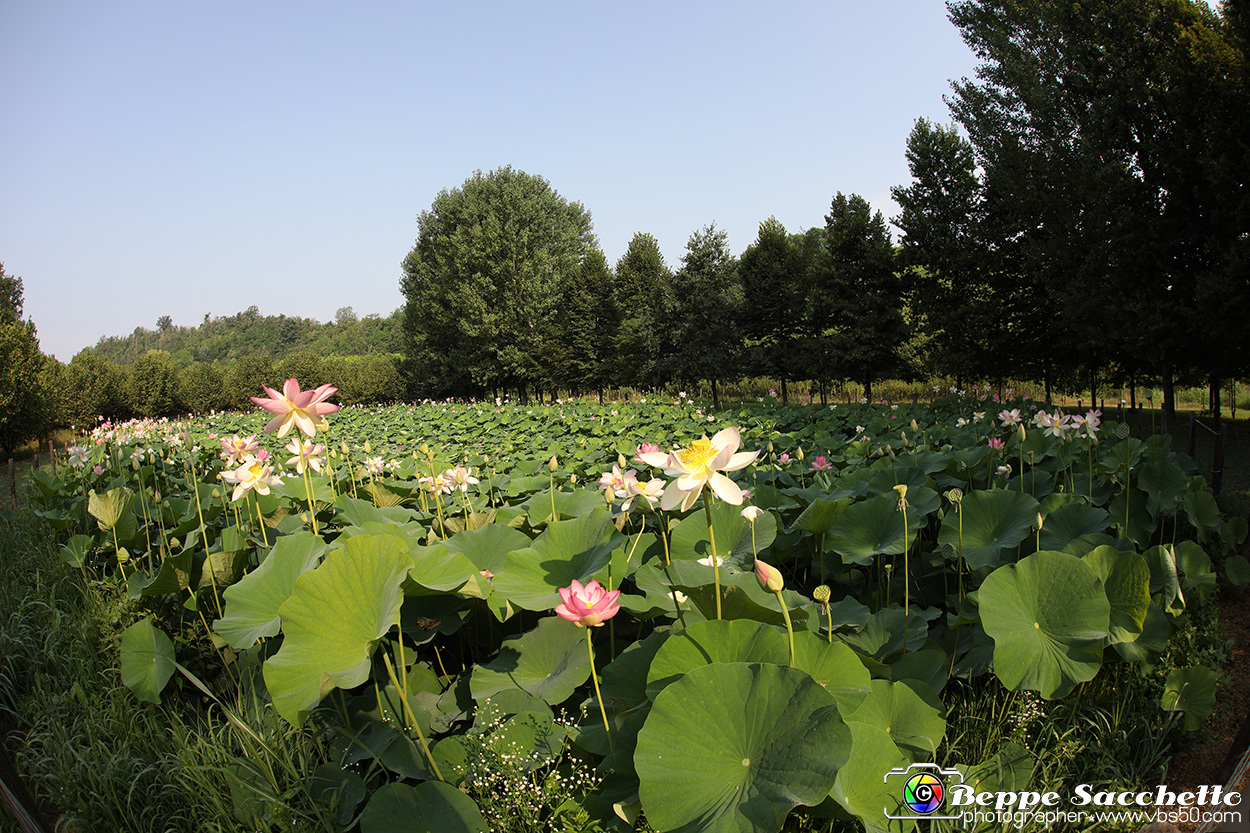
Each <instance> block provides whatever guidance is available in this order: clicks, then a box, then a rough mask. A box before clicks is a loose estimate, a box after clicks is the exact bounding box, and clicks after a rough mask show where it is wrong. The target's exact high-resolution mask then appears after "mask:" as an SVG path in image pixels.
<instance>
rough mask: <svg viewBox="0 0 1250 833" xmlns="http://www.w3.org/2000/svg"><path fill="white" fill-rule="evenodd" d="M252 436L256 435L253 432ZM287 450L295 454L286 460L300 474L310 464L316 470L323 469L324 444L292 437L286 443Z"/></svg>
mask: <svg viewBox="0 0 1250 833" xmlns="http://www.w3.org/2000/svg"><path fill="white" fill-rule="evenodd" d="M252 436H256V435H255V434H253V435H252ZM286 450H287V451H289V452H291V453H292V454H294V455H295V456H294V457H292V458H291V459H289V460H287V461H286V464H287V465H288V466H295V470H296V471H298V472H299V473H300V474H303V473H304V468H305V467H306V466H309V467H311V468H312V470H313V471H315V472H320V471H321V464H322V459H321V458H322V457H323V456H324V455H325V453H326V447H325V446H324V445H320V444H317V445H314V444H313V443H312V442H310V441H308V440H303V439H300V438H299V437H292V438H291V441H290V442H289V443H287V444H286Z"/></svg>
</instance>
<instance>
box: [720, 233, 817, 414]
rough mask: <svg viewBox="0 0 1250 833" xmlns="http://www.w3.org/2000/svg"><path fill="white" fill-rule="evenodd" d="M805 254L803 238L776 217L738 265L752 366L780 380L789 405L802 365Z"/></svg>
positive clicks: (752, 369) (743, 325)
mask: <svg viewBox="0 0 1250 833" xmlns="http://www.w3.org/2000/svg"><path fill="white" fill-rule="evenodd" d="M805 252H806V249H805V247H804V246H803V245H802V238H798V239H796V238H795V237H792V236H791V235H789V234H787V233H786V228H785V226H783V225H782V224H781V223H780V222H778V221H777V218H776V217H769V218H768V219H767V220H765V221H764V222H762V223H760V229H759V234H758V236H757V237H756V239H755V242H754V243H752V244H751V245H750V246H747V248H746V251H744V252H743V253H742V257H741V258H740V259H739V262H738V275H739V277H740V279H741V282H742V294H743V307H742V316H741V322H740V326H741V332H742V335H743V336H744V337H745V338H746V340H747V346H746V351H747V357H748V358H747V368H748V371H749V372H751V373H754V374H756V375H760V376H772V377H776V378H779V379H780V380H781V398H782V401H783V402H787V401H789V380H791V379H794V378H797V374H798V373H799V372H800V370H799V368H800V367H801V363H800V356H799V351H798V349H797V344H798V339H799V334H800V331H799V323H800V318H801V316H802V310H803V305H804V302H805V301H806V299H807V294H808V287H807V277H808V274H809V269H808V265H809V264H808V260H809V259H808V258H807V257H805Z"/></svg>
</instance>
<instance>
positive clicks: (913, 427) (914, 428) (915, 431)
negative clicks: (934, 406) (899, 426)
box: [911, 419, 920, 434]
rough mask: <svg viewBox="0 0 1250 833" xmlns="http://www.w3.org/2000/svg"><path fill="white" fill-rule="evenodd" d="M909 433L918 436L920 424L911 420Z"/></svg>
mask: <svg viewBox="0 0 1250 833" xmlns="http://www.w3.org/2000/svg"><path fill="white" fill-rule="evenodd" d="M911 432H912V433H913V434H919V433H920V423H918V422H916V420H915V419H913V420H912V421H911Z"/></svg>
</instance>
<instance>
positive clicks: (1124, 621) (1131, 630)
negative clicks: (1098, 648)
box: [1081, 547, 1150, 644]
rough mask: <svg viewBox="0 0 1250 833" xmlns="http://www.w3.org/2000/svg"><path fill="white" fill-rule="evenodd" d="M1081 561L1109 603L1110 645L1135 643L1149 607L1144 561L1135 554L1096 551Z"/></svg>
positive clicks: (1109, 549) (1148, 588) (1146, 567)
mask: <svg viewBox="0 0 1250 833" xmlns="http://www.w3.org/2000/svg"><path fill="white" fill-rule="evenodd" d="M1081 560H1082V561H1084V562H1085V563H1086V564H1088V565H1089V566H1091V567H1093V568H1094V572H1096V573H1098V576H1099V578H1101V579H1102V586H1103V589H1104V590H1106V592H1107V601H1108V602H1110V603H1111V627H1110V633H1111V635H1110V637H1109V639H1110V641H1111V644H1114V643H1116V642H1132V641H1133V640H1135V639H1137V637H1138V636H1140V635H1141V632H1142V627H1143V626H1144V625H1145V624H1146V610H1147V609H1148V608H1149V607H1150V567H1149V566H1148V565H1147V564H1146V559H1144V558H1142V557H1141V556H1140V555H1138V554H1137V553H1135V552H1120V551H1119V550H1117V549H1114V548H1112V547H1099V548H1098V549H1096V550H1094V551H1093V552H1091V553H1089V554H1087V555H1085V556H1084V557H1083V558H1082V559H1081Z"/></svg>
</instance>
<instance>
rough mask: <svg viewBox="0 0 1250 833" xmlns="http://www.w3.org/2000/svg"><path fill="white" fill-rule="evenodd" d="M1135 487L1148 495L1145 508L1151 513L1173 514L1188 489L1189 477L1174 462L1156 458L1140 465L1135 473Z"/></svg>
mask: <svg viewBox="0 0 1250 833" xmlns="http://www.w3.org/2000/svg"><path fill="white" fill-rule="evenodd" d="M1137 487H1138V488H1139V489H1141V490H1142V491H1144V492H1145V493H1146V494H1147V495H1148V496H1149V497H1148V498H1147V499H1146V509H1147V510H1148V511H1149V512H1150V514H1151V515H1156V516H1157V515H1158V514H1159V513H1160V512H1162V513H1163V514H1165V515H1174V514H1176V510H1177V509H1178V508H1179V507H1180V505H1181V502H1182V501H1183V500H1184V499H1185V493H1186V492H1187V491H1189V478H1187V477H1185V472H1183V471H1181V467H1180V466H1178V465H1176V464H1175V463H1169V462H1168V461H1167V460H1158V461H1156V462H1154V463H1151V464H1149V465H1146V466H1142V468H1141V473H1140V474H1138V475H1137Z"/></svg>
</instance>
